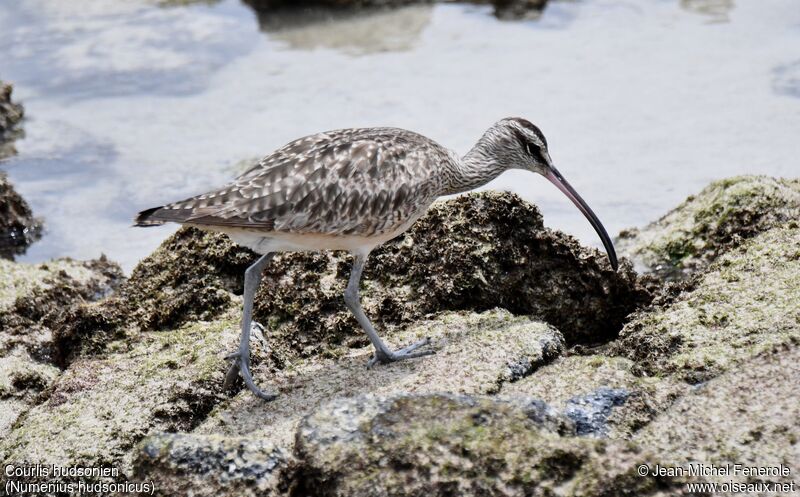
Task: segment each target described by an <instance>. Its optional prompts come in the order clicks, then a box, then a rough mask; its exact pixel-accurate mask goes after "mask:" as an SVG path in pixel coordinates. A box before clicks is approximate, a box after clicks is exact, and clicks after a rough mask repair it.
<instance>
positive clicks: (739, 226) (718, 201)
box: [617, 176, 800, 277]
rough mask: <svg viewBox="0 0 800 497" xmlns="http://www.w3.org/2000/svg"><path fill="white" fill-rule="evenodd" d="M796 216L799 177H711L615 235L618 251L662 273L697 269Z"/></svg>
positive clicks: (798, 213) (799, 207) (798, 214)
mask: <svg viewBox="0 0 800 497" xmlns="http://www.w3.org/2000/svg"><path fill="white" fill-rule="evenodd" d="M797 219H800V180H785V179H776V178H770V177H767V176H737V177H734V178H728V179H723V180H720V181H715V182H713V183H711V184H710V185H709V186H707V187H706V188H704V189H703V191H701V192H700V193H699V194H697V195H694V196H691V197H689V198H688V199H686V201H685V202H684V203H682V204H681V205H679V206H678V207H676V208H675V209H673V210H672V211H671V212H669V213H668V214H667V215H665V216H664V217H662V218H661V219H659V220H658V221H656V222H654V223H652V224H650V225H648V226H646V227H645V228H642V229H641V230H638V229H632V230H628V231H624V232H622V233H620V236H619V240H618V242H617V248H618V249H619V251H620V252H621V253H622V254H624V255H627V256H629V257H631V258H632V259H633V260H635V261H636V262H638V263H641V264H643V265H644V266H646V267H648V268H650V269H652V270H654V271H656V272H657V273H660V274H662V275H665V276H667V277H680V276H681V274H682V273H686V272H695V271H698V270H702V269H704V268H706V267H707V266H708V264H709V263H711V262H713V261H714V260H716V259H717V258H718V257H719V256H720V255H721V254H724V253H725V252H727V251H729V250H731V249H732V248H735V247H737V246H739V245H741V244H742V242H743V241H745V240H747V239H748V238H752V237H753V236H755V235H757V234H759V233H763V232H764V231H766V230H768V229H770V228H773V227H775V226H779V225H781V224H783V223H786V222H788V221H791V220H797Z"/></svg>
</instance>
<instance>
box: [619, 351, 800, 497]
mask: <svg viewBox="0 0 800 497" xmlns="http://www.w3.org/2000/svg"><path fill="white" fill-rule="evenodd" d="M798 398H800V347H798V346H797V345H794V346H791V347H776V348H775V349H774V350H770V351H769V352H767V353H764V354H761V355H759V356H757V357H754V358H753V359H750V360H748V361H746V362H743V363H742V364H741V366H740V367H739V368H737V369H736V370H731V371H730V372H729V373H727V374H725V375H722V376H720V377H718V378H715V379H713V380H711V381H709V382H708V383H705V384H703V385H702V386H701V387H699V388H697V389H695V390H694V391H693V392H691V393H690V394H688V395H686V396H684V397H683V398H681V399H680V400H679V401H677V402H676V403H675V404H674V405H673V406H672V407H671V408H670V409H669V410H667V411H666V412H664V413H663V414H662V415H661V416H659V417H658V418H657V419H656V420H655V421H653V422H652V423H651V424H649V425H648V426H647V427H645V428H644V429H642V430H641V431H640V432H639V433H638V434H637V435H636V436H635V437H634V440H635V441H636V443H638V444H639V445H641V446H643V447H647V448H648V449H650V450H651V451H652V452H653V453H654V455H655V457H654V459H653V460H652V461H651V462H650V464H651V466H652V465H653V464H660V465H662V466H663V467H683V468H686V469H687V470H688V468H689V464H691V463H693V462H694V463H698V462H699V463H702V464H704V465H705V466H706V467H708V466H710V465H716V466H717V467H725V465H730V467H731V468H733V465H735V464H740V465H742V466H744V467H745V468H759V467H760V468H765V467H772V468H777V467H779V466H781V465H782V466H783V467H784V468H788V470H789V475H788V476H787V475H786V474H778V475H751V476H748V475H746V474H743V473H742V470H739V471H738V472H734V471H733V470H732V472H731V474H709V475H703V476H698V477H696V478H694V480H700V481H706V482H708V481H712V482H717V483H727V482H730V481H733V482H737V483H740V484H746V483H749V484H751V485H752V484H754V483H756V482H769V483H780V482H782V483H784V484H786V485H787V486H786V487H783V488H784V489H783V490H781V491H777V492H774V493H773V492H767V491H764V489H761V490H758V489H756V488H755V487H751V489H749V490H747V489H744V488H743V489H742V491H741V494H742V495H790V494H793V493H794V492H796V491H797V490H798V489H797V483H795V484H794V490H793V491H792V490H790V487H789V486H788V484H789V483H790V482H792V481H794V482H796V481H797V468H798V464H799V463H800V402H798V401H797V400H798Z"/></svg>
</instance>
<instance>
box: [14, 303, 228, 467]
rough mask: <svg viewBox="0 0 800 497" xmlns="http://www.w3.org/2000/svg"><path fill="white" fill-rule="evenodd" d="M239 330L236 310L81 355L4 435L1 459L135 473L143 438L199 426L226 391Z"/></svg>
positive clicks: (114, 343)
mask: <svg viewBox="0 0 800 497" xmlns="http://www.w3.org/2000/svg"><path fill="white" fill-rule="evenodd" d="M235 329H236V327H235V325H234V322H233V321H232V317H231V316H228V317H227V318H226V319H222V320H219V321H214V322H210V323H203V322H200V323H195V324H193V325H189V326H186V327H183V328H180V329H177V330H173V331H172V332H171V333H157V332H151V333H142V334H137V335H135V336H129V337H125V338H124V339H120V340H118V341H115V342H112V343H111V344H109V346H108V350H107V352H106V354H105V355H104V356H103V357H82V358H80V359H78V360H76V361H74V362H73V363H72V364H70V367H69V369H67V370H66V371H65V372H64V373H62V374H61V375H60V376H59V377H58V378H57V379H56V380H55V381H54V382H53V383H52V385H51V386H50V387H49V388H48V391H47V396H46V398H45V399H43V401H42V402H41V403H39V404H37V405H35V406H34V407H32V408H31V409H30V410H28V412H27V413H26V414H25V415H24V416H23V417H21V418H20V419H19V420H18V421H17V422H16V424H15V425H14V427H13V429H12V431H11V433H10V434H8V436H5V437H3V438H2V439H1V440H0V461H3V464H5V463H7V462H19V461H27V462H29V463H31V464H37V463H38V464H45V465H50V464H56V465H59V466H71V465H80V466H100V465H110V466H114V467H117V468H119V471H120V475H122V478H123V479H124V478H127V479H130V478H131V477H132V459H133V455H134V447H135V446H136V444H137V443H138V442H139V441H141V440H142V439H143V438H144V437H145V436H146V435H148V434H155V433H158V432H165V431H189V430H191V429H192V428H193V427H195V426H196V425H198V424H199V423H200V422H202V421H203V419H205V417H206V416H207V414H208V412H209V411H210V410H211V409H212V408H213V407H214V405H216V404H217V403H218V402H219V401H221V400H222V399H223V398H224V397H223V394H222V393H221V389H222V381H223V378H224V375H225V371H226V368H227V365H228V361H227V360H225V354H226V352H227V351H228V350H231V349H232V348H233V347H234V346H235V345H234V344H235V342H236V331H235Z"/></svg>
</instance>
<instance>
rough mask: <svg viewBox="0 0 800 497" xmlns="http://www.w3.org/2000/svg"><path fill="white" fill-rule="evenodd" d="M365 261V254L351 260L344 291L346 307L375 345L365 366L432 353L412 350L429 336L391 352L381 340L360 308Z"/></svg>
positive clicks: (430, 351) (420, 345)
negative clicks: (360, 291) (360, 289)
mask: <svg viewBox="0 0 800 497" xmlns="http://www.w3.org/2000/svg"><path fill="white" fill-rule="evenodd" d="M366 263H367V254H365V255H357V256H356V257H355V262H353V271H352V272H351V273H350V281H349V282H348V283H347V289H346V290H345V291H344V301H345V303H346V304H347V307H348V309H350V312H352V313H353V315H354V316H355V317H356V320H358V324H360V325H361V327H362V328H363V329H364V331H365V332H367V336H368V337H369V340H370V342H372V345H373V346H374V347H375V355H374V356H373V357H372V359H370V361H369V363H368V364H367V367H372V366H373V365H375V364H376V363H388V362H395V361H400V360H403V359H411V358H413V357H421V356H425V355H430V354H433V353H434V352H433V351H432V350H424V351H419V352H414V350H416V349H418V348H419V347H422V346H423V345H427V344H428V343H430V338H425V339H423V340H420V341H418V342H415V343H413V344H411V345H409V346H408V347H405V348H403V349H400V350H398V351H396V352H392V351H391V350H390V349H389V347H387V346H386V344H385V343H384V342H383V340H381V337H379V336H378V333H377V332H376V331H375V328H374V327H373V326H372V323H370V321H369V318H367V316H366V315H365V314H364V310H363V309H362V308H361V297H360V296H359V286H360V285H361V273H363V272H364V266H365V265H366Z"/></svg>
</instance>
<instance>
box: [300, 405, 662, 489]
mask: <svg viewBox="0 0 800 497" xmlns="http://www.w3.org/2000/svg"><path fill="white" fill-rule="evenodd" d="M296 455H297V457H298V458H299V459H301V460H302V461H303V464H302V466H301V467H300V474H299V476H298V480H297V481H298V485H300V489H301V490H300V494H301V495H317V496H320V497H323V496H348V497H360V496H374V495H397V496H400V495H420V496H421V495H425V496H448V495H459V496H483V495H495V496H527V495H622V494H623V492H624V493H625V494H626V495H642V494H645V493H647V492H649V491H651V490H653V489H654V488H655V487H656V485H657V483H656V481H655V480H654V479H652V478H642V477H639V476H637V475H636V473H635V469H636V464H637V463H641V462H643V461H646V460H647V455H646V454H643V453H640V452H639V451H638V450H637V449H636V448H635V447H633V446H632V445H628V444H624V443H616V442H611V441H601V440H597V439H593V438H586V437H572V436H561V435H559V434H558V433H554V432H553V431H551V430H550V429H548V428H547V427H546V426H542V425H541V423H540V422H538V421H537V420H536V419H535V416H534V417H532V416H530V415H529V413H528V412H526V410H525V409H523V408H520V407H519V406H518V405H515V404H514V403H510V402H501V401H497V400H492V399H486V398H474V397H466V396H452V395H441V394H439V395H412V396H408V395H405V396H397V397H390V398H375V397H356V398H351V399H341V400H338V401H334V402H331V403H330V404H328V405H326V406H324V407H322V408H321V409H319V410H317V411H316V412H314V413H313V414H311V415H310V416H308V417H307V418H305V419H304V420H303V422H302V423H301V425H300V427H299V428H298V432H297V446H296ZM600 474H602V478H597V477H598V476H599V475H600Z"/></svg>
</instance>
